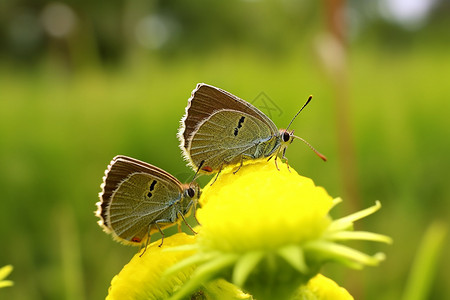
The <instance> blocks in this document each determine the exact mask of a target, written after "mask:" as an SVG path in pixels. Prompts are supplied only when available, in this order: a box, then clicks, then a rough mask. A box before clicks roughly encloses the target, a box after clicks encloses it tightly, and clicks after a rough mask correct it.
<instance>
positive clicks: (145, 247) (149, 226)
mask: <svg viewBox="0 0 450 300" xmlns="http://www.w3.org/2000/svg"><path fill="white" fill-rule="evenodd" d="M151 229H152V224H149V225H148V230H147V239H146V240H145V246H144V251H143V252H142V253H141V254H140V255H139V257H142V255H144V253H145V251H147V246H148V243H150V231H151ZM141 249H142V248H141ZM141 249H139V251H141Z"/></svg>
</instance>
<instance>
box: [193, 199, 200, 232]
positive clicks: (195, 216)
mask: <svg viewBox="0 0 450 300" xmlns="http://www.w3.org/2000/svg"><path fill="white" fill-rule="evenodd" d="M196 202H197V201H196ZM194 219H195V221H196V222H197V224H198V225H200V226H201V225H202V224H200V222H199V221H198V219H197V203H194Z"/></svg>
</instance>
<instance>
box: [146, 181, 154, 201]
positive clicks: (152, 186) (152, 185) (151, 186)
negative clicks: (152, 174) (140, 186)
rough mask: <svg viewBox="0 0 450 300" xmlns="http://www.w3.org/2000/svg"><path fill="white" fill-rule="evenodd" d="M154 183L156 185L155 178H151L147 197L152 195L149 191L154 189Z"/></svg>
mask: <svg viewBox="0 0 450 300" xmlns="http://www.w3.org/2000/svg"><path fill="white" fill-rule="evenodd" d="M155 185H156V180H153V181H152V183H151V184H150V192H148V194H147V197H149V198H150V197H151V196H153V194H152V193H151V192H152V191H153V190H154V189H155Z"/></svg>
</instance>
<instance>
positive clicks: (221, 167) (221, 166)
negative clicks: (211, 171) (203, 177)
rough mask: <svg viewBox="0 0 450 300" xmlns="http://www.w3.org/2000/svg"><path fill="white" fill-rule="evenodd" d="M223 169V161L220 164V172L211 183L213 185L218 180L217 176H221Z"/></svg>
mask: <svg viewBox="0 0 450 300" xmlns="http://www.w3.org/2000/svg"><path fill="white" fill-rule="evenodd" d="M222 169H223V163H222V164H221V165H220V168H219V172H217V175H216V177H215V178H214V181H213V182H212V183H211V185H213V184H214V182H216V180H217V178H219V174H220V172H222Z"/></svg>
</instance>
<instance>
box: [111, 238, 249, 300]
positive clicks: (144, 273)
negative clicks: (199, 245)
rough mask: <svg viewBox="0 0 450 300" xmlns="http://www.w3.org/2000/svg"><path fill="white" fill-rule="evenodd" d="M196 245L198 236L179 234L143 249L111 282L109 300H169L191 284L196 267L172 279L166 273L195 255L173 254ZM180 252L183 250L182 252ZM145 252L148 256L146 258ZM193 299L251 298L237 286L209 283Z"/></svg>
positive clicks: (191, 297) (197, 291)
mask: <svg viewBox="0 0 450 300" xmlns="http://www.w3.org/2000/svg"><path fill="white" fill-rule="evenodd" d="M194 242H195V236H192V235H187V234H184V233H177V234H175V235H173V236H170V237H167V238H165V239H164V244H163V246H162V247H159V245H160V244H161V240H159V241H156V242H153V243H152V244H150V245H149V246H148V247H147V249H146V250H145V252H144V249H142V250H141V251H140V252H139V253H137V254H136V255H135V256H134V257H133V258H132V259H131V261H130V262H129V263H128V264H127V265H126V266H125V267H124V268H123V269H122V271H120V273H119V274H118V275H116V276H115V277H114V278H113V280H112V281H111V287H110V288H109V294H108V296H107V297H106V299H109V300H115V299H120V300H126V299H130V300H131V299H133V300H137V299H146V300H147V299H167V298H169V297H170V296H171V295H172V294H173V293H175V292H176V291H177V290H178V289H179V288H180V287H181V286H183V285H184V284H185V282H186V281H187V280H189V276H190V275H191V274H192V272H193V270H194V269H195V266H190V267H188V268H183V270H180V271H179V272H176V273H173V274H171V275H170V276H165V274H164V272H165V270H166V269H167V268H169V267H170V266H172V265H173V264H175V263H177V262H179V261H180V260H181V259H183V258H186V257H189V256H190V255H192V254H193V251H192V249H191V250H189V249H187V251H172V249H173V248H174V247H180V245H181V247H186V246H189V245H192V244H193V243H194ZM178 250H180V249H179V248H178ZM143 252H144V254H142V253H143ZM189 299H202V300H247V299H252V298H251V296H250V295H248V294H246V293H244V292H242V290H240V289H239V288H238V287H236V286H235V285H233V284H231V283H229V282H226V281H225V280H223V279H218V280H214V281H211V282H205V284H203V285H202V286H200V287H199V288H198V289H197V290H195V291H193V292H192V293H191V295H190V296H189Z"/></svg>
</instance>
